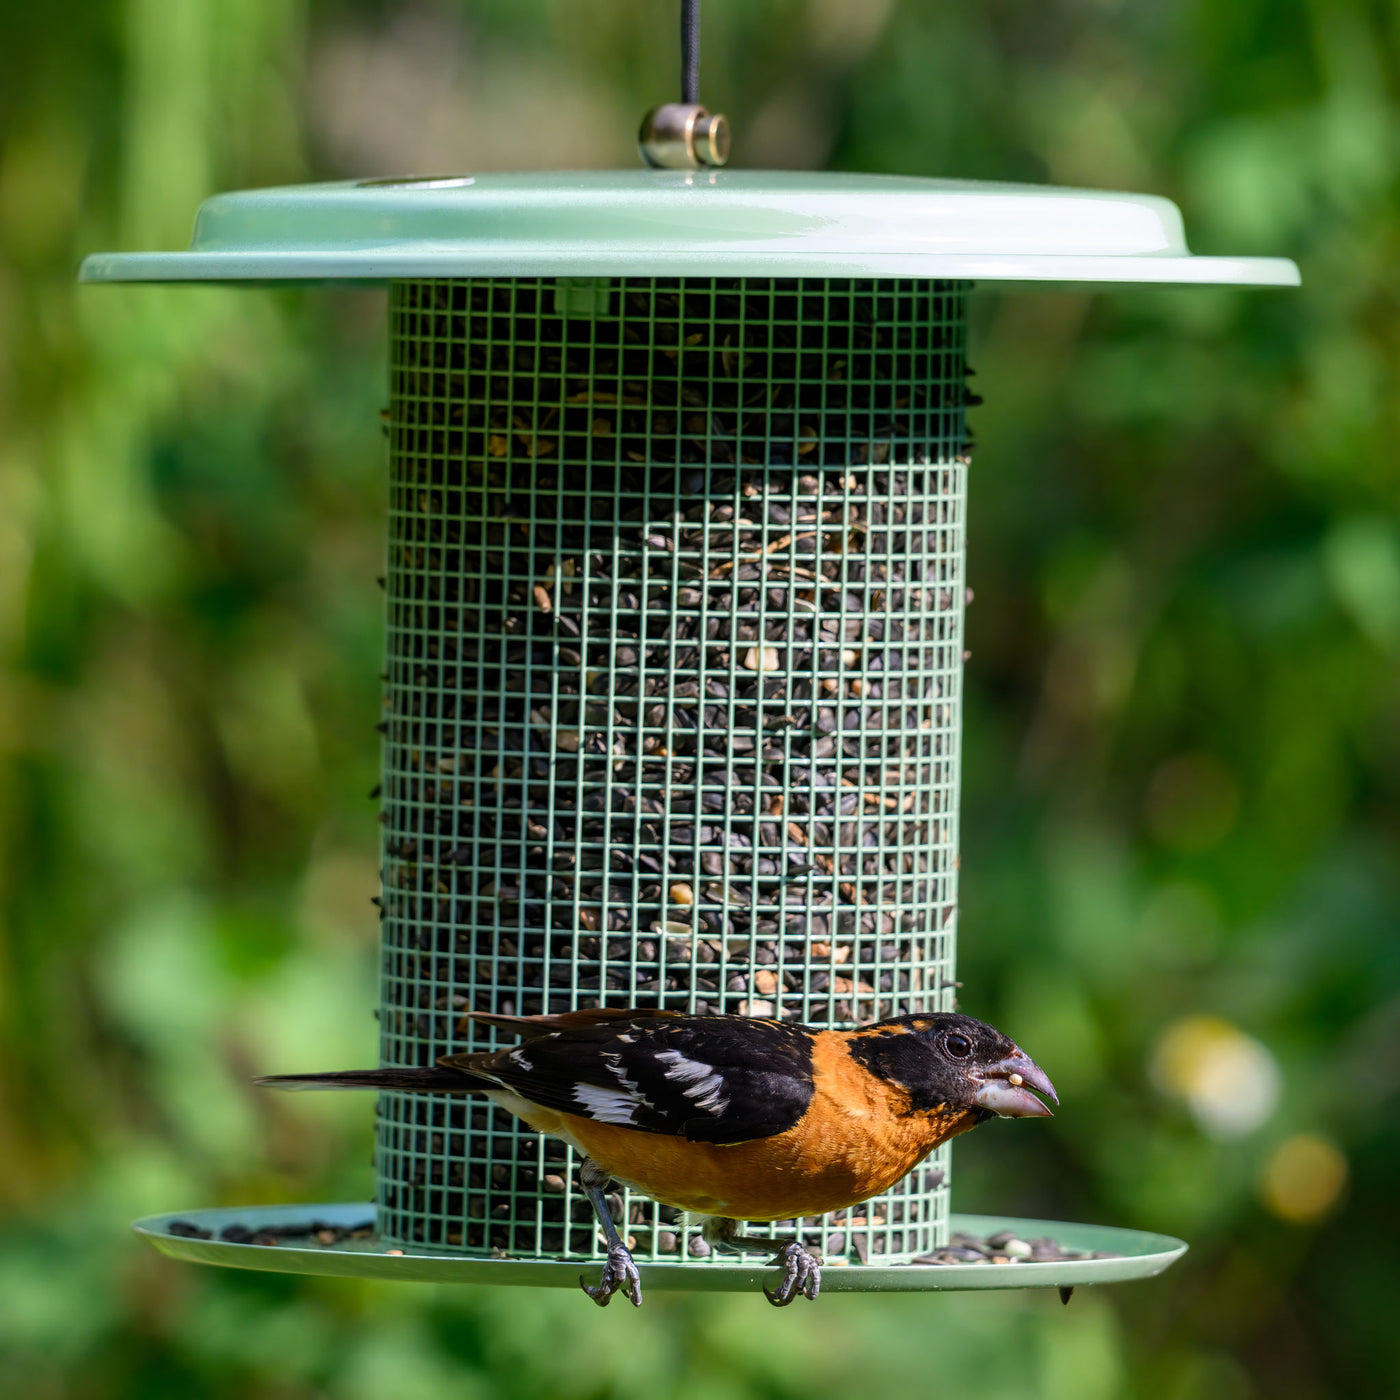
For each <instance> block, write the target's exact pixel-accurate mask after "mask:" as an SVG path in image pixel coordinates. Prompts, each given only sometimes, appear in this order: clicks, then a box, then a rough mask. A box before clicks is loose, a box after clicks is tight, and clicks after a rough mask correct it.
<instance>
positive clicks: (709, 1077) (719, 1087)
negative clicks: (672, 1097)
mask: <svg viewBox="0 0 1400 1400" xmlns="http://www.w3.org/2000/svg"><path fill="white" fill-rule="evenodd" d="M656 1058H657V1059H658V1060H660V1061H662V1063H664V1064H668V1065H670V1068H669V1069H668V1070H667V1071H666V1078H667V1079H674V1080H675V1081H676V1083H677V1084H678V1085H680V1090H681V1093H683V1094H684V1095H685V1096H686V1098H688V1099H690V1100H692V1101H693V1102H694V1104H695V1107H696V1108H703V1109H704V1110H705V1112H706V1113H713V1114H714V1115H715V1117H717V1118H718V1117H719V1115H720V1114H722V1113H723V1112H724V1110H725V1109H726V1108H728V1107H729V1100H728V1099H727V1098H725V1096H724V1077H723V1076H722V1075H721V1074H720V1073H719V1072H718V1070H716V1069H715V1067H714V1066H713V1065H707V1064H704V1063H702V1062H701V1061H700V1060H690V1059H687V1058H686V1057H685V1056H684V1055H682V1054H681V1052H680V1051H679V1050H658V1051H657V1053H656Z"/></svg>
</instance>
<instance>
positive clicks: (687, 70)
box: [681, 0, 700, 103]
mask: <svg viewBox="0 0 1400 1400" xmlns="http://www.w3.org/2000/svg"><path fill="white" fill-rule="evenodd" d="M681 101H682V102H686V103H697V102H699V101H700V0H681Z"/></svg>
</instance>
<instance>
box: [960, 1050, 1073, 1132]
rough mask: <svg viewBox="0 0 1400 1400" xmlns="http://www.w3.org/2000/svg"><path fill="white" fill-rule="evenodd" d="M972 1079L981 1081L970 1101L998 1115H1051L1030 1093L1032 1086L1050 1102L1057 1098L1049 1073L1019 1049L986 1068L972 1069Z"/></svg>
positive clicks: (1023, 1116) (1011, 1116)
mask: <svg viewBox="0 0 1400 1400" xmlns="http://www.w3.org/2000/svg"><path fill="white" fill-rule="evenodd" d="M972 1078H974V1079H978V1080H981V1081H982V1087H981V1088H980V1089H978V1091H977V1092H976V1093H975V1094H974V1095H973V1096H972V1102H973V1103H975V1104H976V1105H977V1107H978V1108H985V1109H988V1110H989V1111H990V1112H992V1113H995V1114H997V1115H999V1116H1000V1117H1002V1118H1049V1117H1051V1116H1052V1114H1051V1111H1050V1109H1049V1108H1048V1107H1047V1106H1046V1105H1045V1104H1043V1103H1041V1101H1040V1100H1039V1099H1038V1098H1036V1096H1035V1094H1033V1093H1031V1090H1032V1089H1034V1090H1035V1093H1036V1094H1044V1095H1045V1097H1046V1098H1047V1099H1049V1100H1050V1102H1051V1103H1059V1101H1060V1098H1059V1095H1058V1094H1056V1092H1055V1086H1054V1085H1053V1084H1052V1083H1051V1082H1050V1076H1049V1075H1048V1074H1046V1073H1045V1071H1044V1070H1043V1069H1041V1067H1040V1066H1039V1065H1038V1064H1036V1062H1035V1061H1034V1060H1033V1059H1031V1057H1030V1056H1029V1055H1027V1054H1026V1053H1025V1052H1024V1051H1022V1050H1013V1051H1012V1052H1011V1054H1009V1055H1008V1056H1007V1057H1006V1058H1005V1059H1004V1060H998V1061H997V1063H996V1064H994V1065H989V1066H988V1067H987V1068H986V1069H980V1070H973V1071H972Z"/></svg>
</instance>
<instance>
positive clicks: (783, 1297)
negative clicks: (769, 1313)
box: [763, 1240, 822, 1308]
mask: <svg viewBox="0 0 1400 1400" xmlns="http://www.w3.org/2000/svg"><path fill="white" fill-rule="evenodd" d="M768 1262H769V1263H770V1264H777V1265H779V1266H780V1267H781V1268H782V1270H783V1280H782V1282H781V1283H780V1284H779V1285H778V1286H777V1288H775V1289H770V1288H768V1287H766V1286H765V1288H764V1290H763V1292H764V1296H765V1297H767V1299H768V1301H769V1302H770V1303H772V1304H773V1306H774V1307H775V1308H785V1307H787V1305H788V1304H789V1303H790V1302H792V1300H793V1299H794V1298H796V1297H797V1295H798V1294H799V1293H801V1294H802V1296H803V1297H804V1298H813V1299H815V1298H816V1296H817V1294H818V1293H820V1292H821V1291H822V1270H821V1259H820V1258H819V1257H818V1256H817V1255H815V1254H813V1253H811V1251H810V1250H807V1249H804V1248H803V1247H802V1246H801V1245H800V1244H798V1243H797V1241H796V1240H789V1241H788V1242H787V1244H785V1245H784V1246H783V1247H782V1248H781V1249H780V1250H779V1251H778V1252H777V1254H775V1255H774V1256H773V1258H772V1259H770V1260H769V1261H768Z"/></svg>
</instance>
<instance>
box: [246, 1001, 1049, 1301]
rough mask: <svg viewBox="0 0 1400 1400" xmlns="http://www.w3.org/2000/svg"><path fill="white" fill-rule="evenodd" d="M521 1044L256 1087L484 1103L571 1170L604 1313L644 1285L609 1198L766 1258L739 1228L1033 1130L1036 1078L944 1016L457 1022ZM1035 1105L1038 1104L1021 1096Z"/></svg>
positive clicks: (814, 1287) (846, 1198) (802, 1256)
mask: <svg viewBox="0 0 1400 1400" xmlns="http://www.w3.org/2000/svg"><path fill="white" fill-rule="evenodd" d="M466 1019H468V1020H474V1021H478V1022H481V1023H483V1024H485V1025H488V1026H494V1027H496V1028H497V1029H500V1030H505V1031H510V1032H512V1033H514V1034H517V1035H519V1036H521V1037H522V1038H523V1043H522V1044H520V1045H517V1046H515V1047H513V1048H511V1049H508V1050H491V1051H486V1052H484V1053H480V1054H462V1055H448V1056H445V1057H444V1058H442V1059H441V1060H439V1061H438V1063H437V1067H436V1068H434V1069H393V1068H388V1069H377V1070H345V1071H341V1072H337V1073H329V1074H303V1075H273V1076H270V1077H268V1078H265V1079H260V1080H259V1081H258V1083H260V1084H270V1085H274V1086H276V1087H278V1088H284V1089H333V1088H365V1089H397V1090H408V1091H411V1092H414V1093H448V1094H482V1095H484V1096H485V1097H486V1098H488V1099H490V1100H491V1101H492V1102H493V1103H495V1104H498V1105H499V1106H500V1107H501V1108H504V1109H507V1110H509V1112H511V1113H513V1114H515V1115H516V1116H517V1117H518V1118H521V1119H523V1120H524V1121H525V1122H526V1123H527V1124H529V1126H530V1127H532V1128H534V1129H535V1130H536V1132H540V1133H548V1134H551V1135H552V1136H554V1137H558V1138H562V1139H563V1140H564V1141H565V1142H567V1143H569V1144H570V1145H571V1146H572V1147H573V1148H574V1149H575V1151H577V1152H578V1153H580V1154H581V1156H582V1157H583V1165H582V1168H581V1170H580V1181H581V1183H582V1186H583V1190H584V1194H585V1195H586V1196H587V1197H588V1200H589V1201H590V1202H591V1204H592V1206H593V1210H594V1213H595V1214H596V1215H597V1217H598V1223H599V1225H600V1226H601V1227H602V1230H603V1234H604V1236H605V1237H606V1239H607V1243H608V1257H607V1262H606V1263H605V1264H604V1266H603V1276H602V1280H601V1282H600V1283H598V1284H597V1285H594V1286H590V1285H589V1284H587V1283H585V1282H584V1281H583V1280H582V1279H580V1280H579V1282H580V1283H581V1284H582V1285H583V1288H584V1291H585V1292H586V1293H587V1294H588V1295H589V1297H591V1298H592V1299H593V1300H594V1301H595V1302H596V1303H598V1304H599V1305H600V1306H605V1305H606V1304H607V1303H608V1302H609V1301H610V1300H611V1299H612V1296H613V1294H614V1293H616V1292H618V1291H621V1292H623V1293H625V1294H626V1295H627V1297H629V1298H630V1299H631V1301H632V1303H633V1304H634V1305H640V1304H641V1301H642V1284H641V1276H640V1275H639V1274H638V1272H637V1266H636V1264H634V1263H633V1261H632V1256H631V1254H630V1253H629V1252H628V1250H627V1246H626V1245H625V1244H624V1243H623V1241H622V1239H621V1238H620V1237H619V1235H618V1233H617V1229H616V1227H615V1226H614V1225H613V1221H612V1216H611V1215H610V1213H609V1211H608V1208H607V1204H606V1201H605V1199H604V1196H603V1191H604V1188H605V1187H606V1186H607V1184H608V1182H609V1181H610V1180H617V1181H621V1182H623V1183H625V1184H626V1185H627V1186H630V1187H632V1188H633V1189H635V1190H637V1191H640V1192H642V1193H643V1194H645V1195H647V1196H650V1197H652V1198H653V1199H654V1200H657V1201H660V1202H662V1204H664V1205H670V1206H675V1207H677V1208H679V1209H681V1210H684V1211H690V1212H694V1213H695V1214H697V1215H700V1216H704V1217H706V1226H705V1233H706V1237H707V1238H708V1239H710V1240H711V1241H712V1242H714V1243H718V1244H724V1245H727V1246H729V1247H731V1248H734V1249H740V1250H754V1249H761V1250H765V1251H766V1250H768V1249H771V1248H772V1247H773V1245H774V1243H775V1241H773V1240H771V1239H760V1238H757V1237H754V1236H747V1235H744V1234H742V1233H740V1230H739V1223H740V1222H741V1221H745V1220H791V1219H796V1218H799V1217H801V1216H806V1215H823V1214H825V1213H826V1212H827V1211H833V1210H844V1209H845V1208H846V1207H848V1206H852V1205H855V1204H857V1203H858V1202H860V1201H864V1200H868V1199H869V1198H870V1197H871V1196H875V1195H878V1194H879V1193H880V1192H881V1191H885V1190H887V1189H888V1188H889V1187H891V1186H893V1185H894V1183H895V1182H897V1181H898V1180H899V1179H900V1178H901V1177H902V1176H904V1175H905V1174H906V1173H907V1172H909V1171H911V1170H912V1169H913V1168H914V1167H915V1166H917V1165H918V1163H919V1162H921V1161H922V1160H923V1159H924V1158H925V1157H926V1156H927V1155H928V1154H929V1153H930V1152H932V1151H933V1149H934V1148H935V1147H937V1146H938V1145H939V1144H940V1143H943V1142H946V1141H947V1140H948V1139H949V1138H951V1137H953V1136H955V1135H956V1134H958V1133H964V1132H966V1131H967V1130H968V1129H969V1128H975V1127H976V1126H977V1124H978V1123H980V1122H982V1121H983V1120H984V1119H986V1118H989V1117H991V1116H992V1115H993V1114H997V1115H1000V1116H1001V1117H1003V1118H1043V1117H1047V1116H1048V1115H1049V1114H1050V1109H1049V1108H1047V1107H1046V1105H1045V1104H1044V1103H1043V1102H1042V1101H1041V1100H1040V1099H1039V1098H1037V1097H1036V1095H1037V1094H1043V1095H1044V1096H1045V1097H1047V1098H1049V1099H1051V1100H1052V1101H1054V1102H1055V1103H1058V1102H1059V1100H1058V1098H1056V1095H1055V1089H1054V1086H1053V1085H1052V1084H1051V1083H1050V1080H1049V1079H1048V1078H1047V1077H1046V1075H1045V1072H1044V1071H1043V1070H1042V1069H1041V1068H1040V1066H1039V1065H1037V1064H1036V1063H1035V1061H1034V1060H1032V1059H1031V1058H1030V1057H1029V1056H1028V1055H1026V1054H1025V1052H1024V1051H1022V1050H1021V1049H1020V1048H1019V1047H1017V1046H1016V1045H1014V1044H1013V1043H1012V1042H1011V1041H1010V1040H1008V1039H1007V1038H1006V1036H1004V1035H1003V1034H1002V1033H1001V1032H1000V1031H998V1030H996V1029H994V1028H993V1027H991V1026H989V1025H986V1024H985V1023H984V1022H982V1021H975V1020H973V1019H972V1017H970V1016H961V1015H956V1014H952V1013H943V1012H937V1013H935V1012H930V1013H927V1014H919V1015H910V1016H897V1017H895V1018H894V1019H892V1020H889V1021H879V1022H877V1023H875V1024H874V1025H869V1026H862V1027H861V1028H860V1029H858V1030H853V1031H839V1030H816V1029H814V1028H813V1027H811V1026H799V1025H794V1024H792V1023H791V1022H787V1021H775V1020H758V1019H751V1018H749V1017H746V1016H687V1015H684V1014H682V1013H679V1012H665V1011H641V1010H627V1011H623V1010H594V1011H570V1012H567V1013H565V1014H564V1015H560V1016H496V1015H491V1014H487V1013H485V1012H474V1013H471V1014H469V1016H468V1017H467V1018H466ZM1032 1091H1034V1092H1032ZM777 1243H778V1244H779V1245H780V1246H781V1247H780V1248H779V1250H778V1254H777V1257H776V1258H775V1259H774V1260H773V1261H772V1262H773V1263H775V1264H778V1265H781V1266H782V1268H783V1278H782V1282H781V1283H780V1285H779V1287H778V1288H777V1289H776V1290H771V1291H770V1290H769V1289H767V1288H765V1289H764V1292H765V1293H766V1294H767V1295H768V1298H769V1301H770V1302H772V1303H774V1304H776V1305H778V1306H779V1307H781V1306H783V1305H785V1304H787V1303H789V1302H791V1301H792V1300H793V1298H795V1297H796V1296H797V1294H798V1293H799V1292H800V1293H802V1294H804V1295H805V1296H806V1297H808V1298H815V1297H816V1296H817V1293H818V1290H819V1289H820V1287H821V1271H820V1267H819V1261H818V1260H817V1259H816V1258H815V1257H814V1256H813V1255H812V1254H810V1253H809V1252H808V1251H807V1250H806V1249H804V1248H803V1246H802V1244H801V1243H800V1242H799V1241H798V1240H796V1239H789V1240H782V1241H777Z"/></svg>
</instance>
